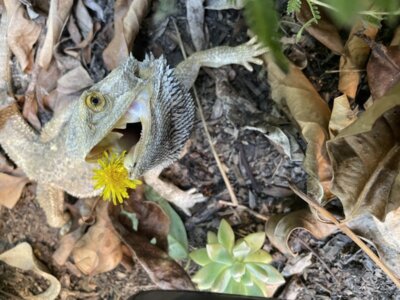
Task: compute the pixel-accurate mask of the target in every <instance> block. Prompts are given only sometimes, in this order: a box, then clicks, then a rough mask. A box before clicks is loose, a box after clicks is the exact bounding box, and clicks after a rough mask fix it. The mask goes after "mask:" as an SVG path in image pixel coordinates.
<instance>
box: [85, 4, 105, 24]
mask: <svg viewBox="0 0 400 300" xmlns="http://www.w3.org/2000/svg"><path fill="white" fill-rule="evenodd" d="M83 2H84V3H85V5H86V6H87V7H88V8H90V9H91V10H92V11H94V12H95V13H96V17H97V18H98V19H100V20H101V21H104V11H103V9H102V8H101V6H100V5H99V4H98V3H97V2H96V1H94V0H84V1H83Z"/></svg>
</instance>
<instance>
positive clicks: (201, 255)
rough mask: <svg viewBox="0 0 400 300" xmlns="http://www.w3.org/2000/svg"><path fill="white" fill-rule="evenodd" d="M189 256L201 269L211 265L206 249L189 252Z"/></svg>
mask: <svg viewBox="0 0 400 300" xmlns="http://www.w3.org/2000/svg"><path fill="white" fill-rule="evenodd" d="M189 256H190V258H191V259H192V260H193V261H194V262H195V263H196V264H198V265H200V266H202V267H203V266H205V265H207V264H209V263H211V259H210V258H209V257H208V254H207V249H206V248H201V249H198V250H195V251H193V252H191V253H190V254H189Z"/></svg>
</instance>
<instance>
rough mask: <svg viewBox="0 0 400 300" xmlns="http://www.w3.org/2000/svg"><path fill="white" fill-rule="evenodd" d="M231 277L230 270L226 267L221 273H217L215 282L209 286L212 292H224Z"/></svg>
mask: <svg viewBox="0 0 400 300" xmlns="http://www.w3.org/2000/svg"><path fill="white" fill-rule="evenodd" d="M231 279H232V275H231V270H230V269H229V268H226V269H225V270H224V271H223V272H222V273H220V274H219V276H218V277H217V279H216V280H215V282H214V283H213V285H212V287H211V291H212V292H224V291H225V290H226V288H227V286H228V284H229V282H230V280H231Z"/></svg>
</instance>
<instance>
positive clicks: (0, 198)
mask: <svg viewBox="0 0 400 300" xmlns="http://www.w3.org/2000/svg"><path fill="white" fill-rule="evenodd" d="M28 182H29V179H28V178H27V177H17V176H12V175H8V174H5V173H0V206H1V205H3V206H5V207H7V208H8V209H11V208H13V207H14V206H15V204H16V203H17V201H18V200H19V198H20V197H21V194H22V190H23V189H24V187H25V185H26V184H27V183H28Z"/></svg>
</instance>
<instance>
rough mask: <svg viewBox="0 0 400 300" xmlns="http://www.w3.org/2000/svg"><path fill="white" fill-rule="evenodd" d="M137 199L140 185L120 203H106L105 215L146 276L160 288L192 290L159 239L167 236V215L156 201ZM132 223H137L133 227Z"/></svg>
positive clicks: (179, 267) (180, 269) (140, 195)
mask: <svg viewBox="0 0 400 300" xmlns="http://www.w3.org/2000/svg"><path fill="white" fill-rule="evenodd" d="M134 197H136V199H135V198H134ZM137 197H139V198H137ZM141 199H143V187H140V188H139V189H138V190H136V191H135V192H134V193H131V195H130V199H128V200H126V201H124V203H123V205H120V206H111V205H110V206H109V215H110V218H111V220H112V224H113V226H114V229H115V230H116V232H117V233H118V235H119V237H120V238H121V240H122V241H123V242H124V243H125V245H126V246H127V247H128V248H129V250H130V251H131V253H132V256H134V257H136V258H137V260H138V261H139V263H140V264H141V265H142V267H143V268H144V270H145V271H146V272H147V274H148V275H149V277H150V279H151V280H152V281H153V282H154V283H155V284H157V285H158V286H159V287H160V288H162V289H179V290H193V289H194V286H193V283H192V282H191V280H190V277H189V276H188V274H187V273H186V272H185V271H184V270H183V269H182V267H181V266H180V265H179V264H178V263H176V262H175V261H174V260H173V259H171V258H170V257H169V256H168V254H167V244H166V243H164V242H162V239H166V238H167V234H168V231H169V219H168V217H167V216H166V214H165V213H164V212H163V210H162V209H161V208H160V207H159V206H158V205H156V204H155V203H152V202H140V201H141ZM135 202H136V204H135ZM144 203H146V206H147V208H146V207H145V206H142V207H140V205H139V204H142V205H143V204H144ZM135 207H136V208H135ZM132 208H134V213H135V215H134V216H135V217H133V211H132ZM148 208H151V210H149V211H148V213H150V214H149V215H148V213H147V212H146V211H147V210H148ZM122 209H123V210H122ZM138 209H140V210H144V211H143V212H145V213H143V212H142V213H140V210H138ZM138 212H139V213H138ZM165 217H166V219H165ZM135 220H138V225H135V224H134V221H135ZM146 224H147V225H146ZM151 225H153V226H151ZM166 225H167V226H166ZM136 226H138V227H137V231H136V230H135V227H136ZM160 226H161V227H160ZM141 227H142V228H141ZM167 227H168V228H167ZM166 229H167V230H166ZM146 232H147V233H146ZM156 234H158V237H157V236H156ZM162 236H163V237H162ZM160 242H161V243H160ZM159 244H161V245H159Z"/></svg>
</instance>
